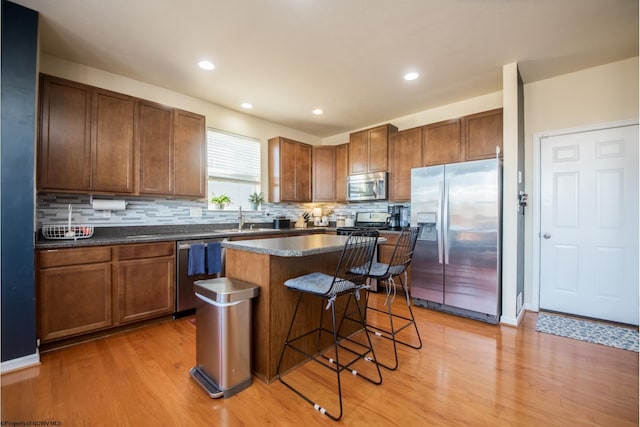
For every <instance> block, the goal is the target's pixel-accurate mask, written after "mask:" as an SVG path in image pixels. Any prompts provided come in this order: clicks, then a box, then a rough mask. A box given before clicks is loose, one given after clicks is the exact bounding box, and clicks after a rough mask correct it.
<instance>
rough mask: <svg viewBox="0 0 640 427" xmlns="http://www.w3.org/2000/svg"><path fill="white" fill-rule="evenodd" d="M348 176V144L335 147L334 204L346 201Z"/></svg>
mask: <svg viewBox="0 0 640 427" xmlns="http://www.w3.org/2000/svg"><path fill="white" fill-rule="evenodd" d="M347 176H349V144H340V145H336V202H346V201H347Z"/></svg>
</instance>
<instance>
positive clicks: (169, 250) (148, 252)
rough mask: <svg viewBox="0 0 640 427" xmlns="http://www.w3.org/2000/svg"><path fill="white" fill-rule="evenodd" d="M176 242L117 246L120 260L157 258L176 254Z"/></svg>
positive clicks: (117, 255)
mask: <svg viewBox="0 0 640 427" xmlns="http://www.w3.org/2000/svg"><path fill="white" fill-rule="evenodd" d="M175 248H176V244H175V242H161V243H140V244H131V245H122V246H116V258H117V259H118V260H125V259H140V258H156V257H162V256H170V255H174V254H175Z"/></svg>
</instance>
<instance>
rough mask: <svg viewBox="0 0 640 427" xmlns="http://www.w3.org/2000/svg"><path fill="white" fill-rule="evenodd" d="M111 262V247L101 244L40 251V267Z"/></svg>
mask: <svg viewBox="0 0 640 427" xmlns="http://www.w3.org/2000/svg"><path fill="white" fill-rule="evenodd" d="M99 262H111V248H110V247H108V246H100V247H94V248H87V247H84V248H77V249H48V250H41V251H38V266H39V267H40V268H49V267H60V266H64V265H79V264H95V263H99Z"/></svg>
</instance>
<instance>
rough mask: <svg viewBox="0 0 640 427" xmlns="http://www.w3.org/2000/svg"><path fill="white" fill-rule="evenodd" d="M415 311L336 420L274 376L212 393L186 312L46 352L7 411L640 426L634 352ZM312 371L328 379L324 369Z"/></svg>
mask: <svg viewBox="0 0 640 427" xmlns="http://www.w3.org/2000/svg"><path fill="white" fill-rule="evenodd" d="M376 297H379V295H376ZM414 311H415V314H416V317H417V319H418V324H419V329H420V332H421V334H422V338H423V342H424V346H423V348H422V349H421V350H413V349H409V348H406V347H401V348H400V367H399V368H398V370H397V371H393V372H391V371H388V370H383V383H382V385H380V386H375V385H372V384H369V383H366V382H364V381H362V380H360V379H358V378H353V377H352V376H351V375H343V377H344V381H343V393H344V416H343V418H342V420H341V421H340V422H338V423H336V422H334V421H331V420H329V419H328V418H326V417H325V416H324V415H322V414H320V413H319V412H317V411H314V410H313V408H312V407H311V406H310V405H309V404H308V403H306V402H305V401H303V400H302V399H300V398H299V397H298V396H296V395H295V394H293V392H291V391H289V390H288V389H287V388H285V387H284V386H283V385H282V384H281V383H280V382H278V381H276V382H274V383H272V384H265V383H263V382H261V381H258V380H256V381H254V383H253V385H252V386H251V387H249V388H248V389H246V390H244V391H242V392H240V393H239V394H237V395H235V396H233V397H231V398H228V399H210V398H209V397H207V396H206V395H205V393H204V391H203V390H202V389H201V388H200V386H199V385H198V384H196V383H195V382H194V381H193V380H192V379H191V378H190V376H189V373H188V372H189V369H190V368H191V367H192V366H193V365H194V364H195V334H196V327H195V326H194V325H193V324H192V323H191V322H189V319H188V318H185V319H180V320H176V321H173V320H170V321H165V322H162V323H159V324H155V325H149V326H146V327H144V328H141V329H137V330H133V331H128V332H124V333H121V334H118V335H114V336H110V337H106V338H102V339H98V340H95V341H92V342H88V343H83V344H78V345H75V346H73V347H68V348H65V349H59V350H55V351H51V352H48V353H44V354H42V355H41V362H42V363H41V365H40V366H37V367H33V368H28V369H23V370H20V371H16V372H12V373H7V374H4V375H3V376H2V408H1V409H2V415H1V418H0V419H1V420H2V421H18V422H20V421H23V422H26V421H59V422H61V423H62V424H61V425H63V426H151V425H157V426H161V425H167V426H264V425H273V426H297V427H300V426H303V425H304V426H305V427H311V426H323V425H335V424H344V425H349V426H369V427H370V426H376V425H400V426H405V427H406V426H418V425H420V426H422V425H430V426H440V425H442V426H451V425H460V426H497V425H499V426H556V425H557V426H590V425H594V426H595V425H598V426H637V425H638V354H637V353H634V352H630V351H625V350H619V349H614V348H610V347H605V346H601V345H597V344H589V343H585V342H581V341H575V340H571V339H567V338H562V337H557V336H553V335H547V334H542V333H538V332H536V331H535V322H536V316H537V314H535V313H527V314H526V315H525V318H524V322H523V324H522V325H521V326H520V327H519V328H512V327H509V326H492V325H487V324H484V323H481V322H477V321H474V320H469V319H464V318H460V317H456V316H452V315H448V314H443V313H438V312H434V311H430V310H427V309H423V308H415V309H414ZM384 345H388V343H380V344H376V348H377V351H378V354H379V357H386V356H388V355H389V353H388V350H389V348H387V347H384ZM301 369H306V366H305V367H303V368H301ZM327 373H328V371H327ZM309 375H312V374H309ZM325 376H326V374H325ZM310 378H315V380H316V381H323V374H321V375H320V376H318V377H310ZM3 425H4V424H3Z"/></svg>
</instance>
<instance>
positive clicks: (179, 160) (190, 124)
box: [138, 101, 206, 198]
mask: <svg viewBox="0 0 640 427" xmlns="http://www.w3.org/2000/svg"><path fill="white" fill-rule="evenodd" d="M138 117H139V119H138V153H139V154H138V156H139V159H140V160H139V165H140V167H139V178H138V179H139V193H140V194H161V195H172V196H186V197H198V198H200V197H205V195H206V194H205V193H206V153H205V144H204V141H205V118H204V116H201V115H199V114H194V113H189V112H187V111H182V110H176V109H173V108H170V107H165V106H163V105H159V104H154V103H152V102H148V101H140V107H139V114H138Z"/></svg>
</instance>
